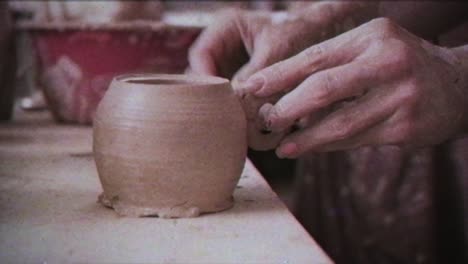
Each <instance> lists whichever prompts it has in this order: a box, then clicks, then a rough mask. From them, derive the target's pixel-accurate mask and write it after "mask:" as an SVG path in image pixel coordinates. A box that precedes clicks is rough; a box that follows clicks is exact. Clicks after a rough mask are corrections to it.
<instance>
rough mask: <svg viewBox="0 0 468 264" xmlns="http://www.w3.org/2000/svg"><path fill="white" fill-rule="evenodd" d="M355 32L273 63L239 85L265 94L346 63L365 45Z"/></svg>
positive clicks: (248, 90) (257, 94)
mask: <svg viewBox="0 0 468 264" xmlns="http://www.w3.org/2000/svg"><path fill="white" fill-rule="evenodd" d="M359 33H360V34H362V33H361V32H356V30H352V31H349V32H346V33H344V34H342V35H339V36H337V37H335V38H333V39H329V40H327V41H324V42H322V43H319V44H317V45H314V46H312V47H310V48H308V49H306V50H304V51H302V52H301V53H299V54H297V55H295V56H293V57H291V58H289V59H287V60H284V61H281V62H278V63H275V64H273V65H271V66H270V67H267V68H265V69H263V70H261V71H259V72H257V73H255V74H254V75H252V76H251V77H250V78H249V79H248V80H247V81H246V82H245V83H244V84H243V89H245V90H246V91H247V92H249V93H254V94H255V95H256V96H268V95H271V94H275V93H277V92H279V91H282V90H285V89H287V88H288V87H293V86H296V85H297V84H299V83H301V82H302V81H303V80H304V79H305V78H306V77H307V76H309V75H311V74H312V73H315V72H318V71H320V70H323V69H327V68H331V67H334V66H337V65H341V64H346V63H349V62H350V61H352V60H353V59H354V58H355V57H356V56H357V55H358V54H360V52H361V50H363V46H364V45H368V43H366V42H363V41H353V40H354V39H355V38H357V37H359Z"/></svg>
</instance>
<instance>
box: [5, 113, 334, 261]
mask: <svg viewBox="0 0 468 264" xmlns="http://www.w3.org/2000/svg"><path fill="white" fill-rule="evenodd" d="M0 138H1V139H2V140H1V141H0V157H2V158H0V168H1V170H0V175H1V177H2V181H1V182H0V210H1V212H2V213H1V214H0V230H1V234H2V235H1V236H0V259H1V260H2V262H3V263H96V262H99V263H332V262H331V261H330V260H329V258H328V257H327V256H326V255H325V254H324V253H323V251H322V250H321V249H320V248H319V247H318V245H317V244H316V243H315V242H314V240H313V239H312V238H311V237H310V236H309V235H308V234H307V233H306V232H305V231H304V229H303V228H302V227H301V226H300V225H299V223H298V222H297V221H296V219H295V218H294V217H293V216H292V214H291V213H289V212H288V210H287V208H286V207H285V206H284V205H283V204H282V203H281V201H280V200H279V199H278V197H277V196H276V195H275V194H274V193H273V192H272V191H271V189H270V187H269V186H268V185H267V183H266V182H265V180H264V179H263V178H262V177H261V175H260V174H258V172H257V171H256V170H255V168H254V167H253V166H252V165H251V163H250V162H247V163H246V166H245V169H244V171H243V173H242V177H241V180H240V182H239V184H238V186H237V188H236V189H235V192H234V198H235V201H236V202H235V203H234V207H233V208H232V209H231V210H227V211H223V212H219V213H216V214H206V215H202V216H200V217H197V218H188V219H160V218H154V217H151V218H149V217H146V218H128V217H125V218H123V217H119V216H118V215H117V214H116V213H115V212H114V211H112V210H109V209H106V208H105V207H103V206H102V205H99V204H97V203H96V197H97V196H98V195H99V193H100V192H101V191H102V190H101V186H100V184H99V180H98V175H97V172H96V167H95V165H94V162H93V158H92V154H91V145H92V130H91V128H90V127H83V126H64V125H57V124H55V123H54V121H53V120H52V118H51V117H50V116H49V115H48V114H47V113H46V112H39V113H38V112H29V113H27V114H25V113H23V112H19V113H18V112H17V113H15V118H14V121H13V122H10V123H2V124H0Z"/></svg>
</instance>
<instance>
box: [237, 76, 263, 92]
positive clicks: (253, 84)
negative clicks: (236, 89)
mask: <svg viewBox="0 0 468 264" xmlns="http://www.w3.org/2000/svg"><path fill="white" fill-rule="evenodd" d="M263 84H264V80H263V78H262V77H259V76H254V77H251V78H249V79H247V81H246V82H245V83H244V84H242V90H244V91H245V92H247V93H255V92H257V91H258V90H260V89H262V87H263Z"/></svg>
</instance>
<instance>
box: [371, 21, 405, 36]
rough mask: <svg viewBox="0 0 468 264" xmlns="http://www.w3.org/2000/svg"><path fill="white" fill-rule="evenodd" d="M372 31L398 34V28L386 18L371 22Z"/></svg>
mask: <svg viewBox="0 0 468 264" xmlns="http://www.w3.org/2000/svg"><path fill="white" fill-rule="evenodd" d="M369 24H370V27H371V30H373V31H374V30H377V32H380V33H383V34H386V35H392V34H394V33H396V32H397V30H398V26H397V24H395V23H394V22H393V21H392V20H391V19H389V18H386V17H379V18H376V19H373V20H371V22H369Z"/></svg>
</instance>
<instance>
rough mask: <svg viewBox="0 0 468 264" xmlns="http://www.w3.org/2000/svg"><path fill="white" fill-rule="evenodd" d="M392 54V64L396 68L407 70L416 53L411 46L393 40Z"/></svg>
mask: <svg viewBox="0 0 468 264" xmlns="http://www.w3.org/2000/svg"><path fill="white" fill-rule="evenodd" d="M391 50H392V53H393V54H394V56H393V60H392V64H393V65H394V66H396V67H399V68H402V69H407V68H408V66H410V65H411V62H412V60H413V59H414V51H413V49H412V48H411V46H410V45H408V44H407V43H405V42H404V41H401V40H393V41H392V47H391Z"/></svg>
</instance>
